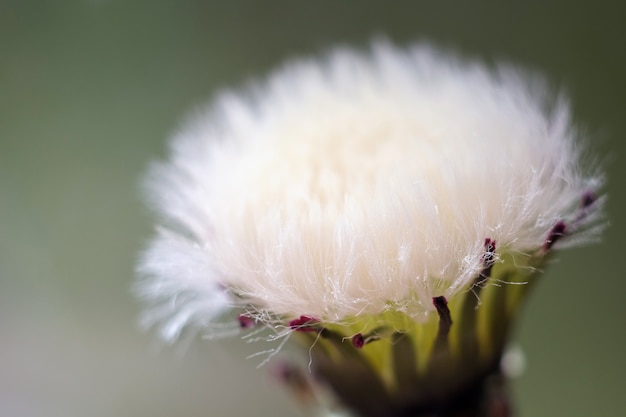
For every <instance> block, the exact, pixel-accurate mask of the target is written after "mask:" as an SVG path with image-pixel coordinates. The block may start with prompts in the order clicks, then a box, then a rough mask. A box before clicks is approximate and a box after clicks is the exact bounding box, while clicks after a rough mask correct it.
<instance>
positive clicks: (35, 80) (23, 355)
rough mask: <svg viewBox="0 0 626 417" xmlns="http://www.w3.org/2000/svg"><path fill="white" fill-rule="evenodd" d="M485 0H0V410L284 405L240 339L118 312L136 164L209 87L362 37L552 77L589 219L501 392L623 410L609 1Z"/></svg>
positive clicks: (618, 62)
mask: <svg viewBox="0 0 626 417" xmlns="http://www.w3.org/2000/svg"><path fill="white" fill-rule="evenodd" d="M498 4H499V6H494V5H493V4H492V5H488V4H485V3H470V2H457V3H450V2H405V1H387V2H382V1H381V2H356V1H342V2H337V1H309V2H305V1H280V2H279V1H264V2H262V1H257V2H240V1H230V2H226V1H224V2H221V3H220V2H213V3H211V2H199V1H198V2H190V1H170V2H164V1H156V0H155V1H131V0H127V1H121V0H84V1H78V0H76V1H55V2H48V1H39V2H33V1H7V0H0V416H2V417H5V416H6V417H56V416H63V417H74V416H81V417H83V416H90V417H100V416H102V417H105V416H106V417H111V416H119V417H123V416H188V417H195V416H203V417H206V416H212V417H213V416H215V417H221V416H244V415H245V416H249V415H255V416H299V415H303V414H302V413H301V412H300V411H298V409H297V407H296V406H295V404H294V403H293V402H291V399H290V398H289V397H288V395H287V394H286V393H285V392H283V391H282V390H280V389H279V388H278V387H277V386H276V385H274V384H273V382H272V379H271V378H270V377H269V376H268V375H267V374H268V372H267V369H268V368H266V369H261V370H257V369H255V365H256V364H257V363H258V361H256V360H245V359H244V358H245V356H246V355H247V354H249V353H250V352H253V351H254V350H260V348H259V347H250V346H245V345H244V344H243V343H241V341H239V340H231V341H221V342H217V343H214V342H210V343H209V342H206V341H196V342H193V343H191V344H190V345H189V346H178V347H163V346H161V345H159V344H158V342H156V336H155V335H154V334H145V333H141V332H140V331H139V330H138V329H137V326H136V317H137V314H138V312H139V310H140V306H139V305H138V303H137V302H136V301H135V300H133V298H132V296H131V295H130V290H129V289H130V286H131V283H132V282H133V274H134V273H133V268H134V263H135V261H136V259H137V256H138V253H139V251H140V250H141V248H142V247H143V245H144V244H145V242H146V240H147V239H148V238H149V236H150V235H151V231H152V226H151V218H150V215H149V213H148V210H147V209H146V207H145V206H144V205H143V203H142V198H141V195H140V191H139V182H140V178H141V176H142V173H144V172H145V169H146V166H147V164H148V163H149V162H150V161H151V160H154V159H155V158H160V157H163V156H164V155H165V150H166V142H167V139H168V137H169V136H170V135H171V134H172V132H174V131H175V130H176V129H177V127H178V126H179V124H180V123H181V121H182V120H183V119H184V117H185V115H186V114H188V113H189V111H191V110H192V109H194V107H195V106H198V105H200V104H202V103H204V102H206V101H207V100H208V99H209V98H210V97H211V96H212V95H213V94H214V93H215V92H216V91H217V90H219V89H220V88H224V87H228V86H237V85H239V84H241V83H242V82H244V81H246V80H248V79H250V78H251V77H254V76H260V75H263V74H266V73H267V72H268V71H269V70H271V69H272V68H273V67H275V66H276V65H278V64H280V63H281V62H283V61H284V60H285V59H288V58H291V57H293V56H299V55H303V54H315V53H319V52H322V51H324V50H326V49H327V48H328V47H330V46H332V45H335V44H337V43H343V44H348V45H355V46H364V45H366V44H367V42H368V41H369V40H370V39H371V38H372V36H374V35H386V36H388V37H389V38H390V39H392V40H393V41H395V42H397V43H400V44H407V43H409V42H411V41H414V40H427V41H431V42H434V43H436V44H439V45H443V46H445V47H450V48H453V49H456V50H459V51H461V52H462V53H464V54H467V55H469V56H473V57H476V58H479V59H481V60H485V61H487V62H493V61H497V60H505V61H509V62H512V63H515V64H518V65H521V66H523V67H526V68H531V69H535V70H538V71H540V72H542V73H543V74H545V75H546V77H547V79H548V80H549V81H550V82H551V84H552V85H554V86H556V87H558V88H562V89H564V90H565V91H567V92H568V93H569V95H570V96H571V98H572V101H573V110H574V116H575V120H576V121H577V122H578V123H579V125H580V127H581V128H582V129H583V131H584V132H585V133H586V135H587V136H588V137H589V138H591V141H592V143H593V145H594V147H595V149H596V151H597V152H598V154H599V155H602V156H603V157H606V159H607V169H608V173H609V184H608V187H607V190H608V193H609V194H610V200H609V203H608V212H609V217H610V219H611V227H610V229H608V231H607V233H606V235H605V239H604V242H603V243H602V244H601V245H597V246H593V247H590V248H581V249H574V250H570V251H567V252H563V253H562V255H561V256H560V258H559V262H558V263H556V264H555V265H552V266H551V268H550V269H549V272H548V274H547V275H546V276H545V279H544V280H543V282H542V284H541V285H540V286H539V287H538V288H537V291H535V294H533V297H532V299H531V300H530V302H529V303H528V305H527V308H526V310H525V312H524V315H523V320H522V321H521V322H520V326H519V328H518V337H517V339H518V341H519V343H520V345H521V346H522V348H523V349H524V351H525V353H526V357H527V361H528V366H527V369H526V372H525V373H524V375H523V376H522V377H520V378H519V379H517V380H516V381H515V383H514V388H515V396H516V400H517V401H516V402H517V405H518V407H519V411H520V413H519V415H521V416H525V417H528V416H534V417H538V416H567V417H576V416H581V417H582V416H585V417H587V416H624V415H626V395H625V394H624V393H623V392H622V391H623V390H624V388H625V387H626V355H625V354H624V351H625V342H626V335H625V333H626V325H625V324H624V318H626V315H625V313H626V307H625V304H624V303H623V302H622V301H623V300H622V297H623V296H624V291H625V290H626V276H625V274H624V270H625V264H624V260H623V259H624V258H622V256H624V255H623V253H622V251H623V250H624V245H623V241H621V240H620V239H621V238H623V237H624V236H626V229H625V226H624V223H623V221H622V219H621V215H623V214H624V211H625V209H626V200H625V198H624V193H623V183H622V179H623V178H624V176H625V175H626V164H624V163H622V162H621V160H620V159H621V157H620V155H621V154H622V152H623V151H624V149H625V145H624V140H623V137H624V134H625V133H626V115H625V112H624V110H625V106H624V102H625V101H624V97H626V89H625V77H626V42H625V41H626V24H625V22H626V18H625V13H626V8H625V7H624V6H622V5H619V3H618V2H612V1H595V2H593V3H584V2H568V1H564V2H561V3H556V2H532V4H531V2H510V3H506V4H504V3H498ZM620 190H622V191H620ZM620 213H621V214H620ZM263 348H265V347H263Z"/></svg>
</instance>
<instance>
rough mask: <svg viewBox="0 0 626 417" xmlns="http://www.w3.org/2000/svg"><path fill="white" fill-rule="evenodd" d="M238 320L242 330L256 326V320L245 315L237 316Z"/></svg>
mask: <svg viewBox="0 0 626 417" xmlns="http://www.w3.org/2000/svg"><path fill="white" fill-rule="evenodd" d="M237 320H238V321H239V327H241V328H242V329H249V328H251V327H252V326H254V320H253V319H252V317H249V316H247V315H245V314H240V315H238V316H237Z"/></svg>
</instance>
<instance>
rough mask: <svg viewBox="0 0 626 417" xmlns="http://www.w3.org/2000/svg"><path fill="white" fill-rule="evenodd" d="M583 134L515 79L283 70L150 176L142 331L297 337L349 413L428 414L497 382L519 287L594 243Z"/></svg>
mask: <svg viewBox="0 0 626 417" xmlns="http://www.w3.org/2000/svg"><path fill="white" fill-rule="evenodd" d="M578 136H579V135H578V133H577V132H576V130H575V129H574V128H573V127H572V125H571V122H570V116H569V111H568V106H567V102H566V101H565V100H564V99H563V98H559V99H556V100H554V99H553V98H552V96H551V95H550V94H549V93H548V92H547V91H546V88H545V85H544V84H543V83H542V82H540V81H539V80H537V79H535V78H532V77H528V76H526V75H524V74H522V73H520V72H518V71H515V70H514V69H512V68H508V67H499V68H497V69H490V68H487V67H485V66H482V65H480V64H478V63H475V62H464V61H463V60H461V59H459V58H456V57H454V56H451V55H448V54H445V53H440V52H437V51H436V50H434V49H431V48H429V47H427V46H423V45H422V46H415V47H412V48H410V49H406V50H405V49H397V48H395V47H394V46H392V45H390V44H388V43H385V42H378V43H375V44H373V46H372V48H371V51H370V52H367V53H359V52H355V51H352V50H349V49H338V50H335V51H334V52H332V53H330V54H329V55H328V56H326V57H325V58H324V59H320V60H297V61H293V62H291V63H289V64H287V65H285V66H284V67H283V68H282V69H280V70H279V71H277V72H276V73H274V74H273V75H271V76H270V77H269V78H268V79H266V80H265V81H263V82H259V83H255V84H252V85H250V86H249V87H248V88H246V89H244V90H242V91H240V92H226V93H223V94H222V95H221V96H220V97H219V98H218V99H217V100H216V101H215V102H214V103H213V104H212V105H211V106H210V107H209V109H208V110H207V111H204V112H201V113H200V114H199V116H197V117H196V118H194V119H193V120H192V121H191V122H190V123H189V124H188V125H187V126H186V127H185V128H184V129H182V130H181V131H180V132H179V133H178V134H177V135H176V136H175V138H174V140H173V141H172V145H171V152H170V154H171V155H170V159H169V160H168V161H167V162H162V163H158V164H155V165H154V166H153V168H152V170H151V172H150V175H149V180H148V189H149V195H150V197H151V199H152V202H153V206H154V207H155V209H156V210H157V212H158V214H159V216H160V218H161V224H162V225H161V226H160V227H159V228H158V230H157V234H156V237H155V238H154V240H153V241H152V243H151V244H150V246H149V247H148V249H147V251H146V252H145V254H144V256H143V258H142V260H141V262H140V265H139V272H140V274H141V276H142V279H141V281H140V283H139V286H138V288H139V293H140V295H141V296H142V297H144V298H146V299H148V300H150V302H151V303H152V305H153V308H152V309H150V310H149V311H148V313H147V315H146V318H147V321H148V322H149V323H161V324H162V327H161V334H162V336H163V338H164V339H166V340H174V339H176V338H177V337H178V335H179V334H180V333H181V331H182V330H183V329H184V328H186V327H191V328H193V327H195V328H196V329H200V330H205V331H208V330H210V329H213V330H215V329H217V328H218V327H219V325H217V324H216V323H219V322H220V320H222V321H221V322H230V323H233V325H236V324H238V325H239V326H240V327H241V328H244V329H248V328H251V327H256V326H261V327H268V328H270V329H273V330H274V331H275V332H276V333H277V334H278V335H291V334H293V335H294V336H296V337H297V338H299V340H300V341H301V342H302V343H305V344H306V346H308V347H310V346H317V348H316V349H314V350H312V352H311V354H312V359H313V366H314V367H315V369H316V372H317V373H318V374H319V375H320V377H321V379H323V380H324V381H326V383H327V384H328V385H329V386H331V387H332V389H333V390H334V391H335V392H336V393H337V394H338V396H339V397H340V398H341V399H342V400H343V401H344V403H346V404H347V405H348V406H349V407H351V408H352V409H353V410H356V411H357V412H359V413H360V414H362V415H368V416H369V415H371V416H375V415H405V414H402V413H406V412H407V410H412V411H411V412H414V411H416V410H426V411H429V410H430V411H432V410H435V409H436V410H440V409H441V407H444V406H443V405H442V404H449V403H450V401H449V399H450V398H459V395H460V394H459V392H463V391H464V390H465V389H466V387H470V386H475V385H476V383H475V381H482V380H484V379H485V376H486V375H492V374H494V373H495V372H497V363H498V361H499V358H500V356H501V354H502V351H503V349H504V345H505V343H506V340H507V335H508V332H509V328H510V323H511V321H512V319H513V317H514V315H515V313H516V311H517V310H518V304H519V301H520V300H521V299H522V298H523V295H524V293H525V292H526V291H527V289H528V288H529V287H530V285H521V284H531V283H532V282H534V281H535V280H536V279H537V276H536V275H537V271H538V270H539V268H541V267H542V266H543V265H544V264H545V262H546V260H547V259H548V258H549V255H550V254H552V252H553V250H554V249H557V248H559V247H565V246H567V245H571V244H579V243H584V242H587V241H589V240H592V239H594V238H596V237H597V236H598V234H599V231H600V230H601V228H602V224H601V223H599V222H598V220H599V219H600V217H601V214H602V211H601V206H602V203H603V198H599V197H598V190H599V189H600V187H601V185H602V175H601V173H600V172H599V171H598V170H597V169H594V168H593V166H591V168H589V167H588V166H586V165H585V164H584V160H585V159H586V154H585V152H586V148H584V147H583V145H582V144H581V143H580V141H579V140H578ZM230 311H234V312H235V313H234V314H235V316H231V317H230V318H229V317H228V315H229V314H230V313H229V312H230ZM224 317H226V319H224ZM234 317H237V318H234ZM374 342H375V343H374ZM338 358H339V359H338ZM355 387H356V391H357V392H360V393H362V392H363V390H367V392H368V394H367V395H366V396H367V397H368V398H367V399H363V398H360V397H359V396H355V394H354V391H355ZM441 398H444V399H445V401H444V400H441ZM453 402H454V401H453ZM445 407H448V406H445ZM445 407H444V408H445ZM455 407H456V406H455ZM457 408H458V407H457ZM455 409H456V408H455ZM390 410H394V411H393V412H391V411H390ZM398 410H402V411H398ZM420 412H421V411H420Z"/></svg>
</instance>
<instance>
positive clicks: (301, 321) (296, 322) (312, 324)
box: [289, 316, 320, 332]
mask: <svg viewBox="0 0 626 417" xmlns="http://www.w3.org/2000/svg"><path fill="white" fill-rule="evenodd" d="M319 322H320V321H319V320H318V319H316V318H313V317H309V316H300V317H299V318H297V319H293V320H291V321H290V322H289V328H290V329H291V330H295V331H296V332H317V331H319V330H320V328H319V327H318V326H316V324H318V323H319Z"/></svg>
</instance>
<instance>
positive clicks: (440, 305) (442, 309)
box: [433, 295, 452, 327]
mask: <svg viewBox="0 0 626 417" xmlns="http://www.w3.org/2000/svg"><path fill="white" fill-rule="evenodd" d="M433 305H434V306H435V308H436V309H437V314H439V323H440V324H442V323H443V324H444V325H447V326H448V327H450V325H451V324H452V317H451V316H450V309H449V308H448V300H446V297H444V296H443V295H440V296H439V297H433Z"/></svg>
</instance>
